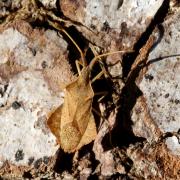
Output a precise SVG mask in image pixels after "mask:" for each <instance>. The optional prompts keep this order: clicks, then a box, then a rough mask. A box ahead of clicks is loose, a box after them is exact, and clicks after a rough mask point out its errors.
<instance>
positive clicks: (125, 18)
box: [0, 0, 180, 179]
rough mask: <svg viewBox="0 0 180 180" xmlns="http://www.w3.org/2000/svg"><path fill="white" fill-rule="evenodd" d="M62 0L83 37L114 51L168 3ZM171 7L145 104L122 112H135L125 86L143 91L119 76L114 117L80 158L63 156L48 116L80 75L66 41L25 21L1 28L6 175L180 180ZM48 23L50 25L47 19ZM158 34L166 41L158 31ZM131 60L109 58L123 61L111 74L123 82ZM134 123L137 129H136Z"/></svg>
mask: <svg viewBox="0 0 180 180" xmlns="http://www.w3.org/2000/svg"><path fill="white" fill-rule="evenodd" d="M20 1H21V0H17V1H6V3H5V2H0V18H1V16H5V15H6V13H7V14H8V13H9V9H12V11H13V10H16V9H17V8H19V7H20V6H21V3H19V2H20ZM40 1H41V2H42V4H43V5H44V6H46V9H51V8H54V6H55V1H47V0H40ZM23 2H24V4H26V3H27V2H29V1H28V0H25V1H23ZM59 2H60V7H61V8H60V9H62V11H63V13H64V15H65V16H67V17H68V18H70V19H72V20H75V21H76V22H80V23H82V25H79V24H78V23H76V22H73V23H72V24H73V26H74V27H75V28H77V29H78V30H79V32H80V34H81V33H82V34H83V35H84V36H85V37H86V38H87V40H90V41H91V42H93V43H94V45H95V49H96V48H97V46H100V48H99V47H98V48H99V49H101V48H102V50H105V52H106V51H109V50H110V51H114V50H117V49H128V48H132V47H133V45H134V44H135V43H136V42H137V40H138V39H139V37H141V35H142V33H143V32H144V31H145V30H146V28H147V27H148V25H149V24H150V22H151V20H152V19H153V18H154V16H155V14H156V13H157V11H158V9H159V8H160V6H161V5H162V4H164V3H163V0H159V1H155V0H148V1H143V0H137V1H132V0H129V1H121V0H120V1H116V0H115V1H109V0H108V1H107V0H106V1H100V0H99V1H97V0H96V1H95V0H93V1H85V0H84V1H81V0H74V1H72V0H66V1H65V0H61V1H59ZM164 2H165V1H164ZM166 2H167V1H166ZM169 5H170V9H169V14H166V19H165V22H164V23H163V24H162V25H163V27H164V30H165V32H164V34H163V32H161V33H162V34H163V36H162V39H161V41H159V44H158V45H157V46H156V47H155V49H154V50H153V51H152V52H151V53H150V56H149V64H148V66H147V67H146V68H144V69H143V70H142V71H141V73H140V76H139V77H138V78H137V82H136V84H137V86H138V87H139V89H140V90H141V92H142V94H143V95H142V96H140V97H139V98H138V99H135V100H136V101H135V102H133V103H135V106H134V108H133V110H132V112H128V113H129V114H128V116H129V117H126V115H127V114H125V115H124V114H120V113H119V112H121V111H119V109H120V110H121V106H122V107H126V106H123V101H122V102H121V101H119V99H120V100H121V99H123V98H126V97H123V95H125V96H126V93H122V92H121V90H122V88H123V87H126V86H127V84H128V83H129V84H131V85H132V84H133V85H134V81H133V82H128V83H124V81H123V80H124V79H122V80H119V79H118V83H119V84H118V85H117V84H116V83H114V82H116V81H115V80H113V82H111V83H112V86H113V87H112V89H111V90H116V91H117V92H118V93H117V92H116V93H114V91H113V93H114V94H113V95H112V96H113V97H111V95H109V96H110V99H111V98H112V99H113V100H112V99H111V100H108V102H107V104H106V102H104V104H103V103H100V110H101V114H102V115H104V116H103V118H102V119H101V122H100V126H99V127H97V129H98V135H97V137H96V139H95V142H94V143H92V144H89V145H87V146H84V147H83V148H82V149H81V150H80V151H79V157H77V159H76V161H75V158H73V155H72V154H71V155H69V154H68V155H67V154H65V153H62V151H59V152H60V153H59V156H58V157H57V156H56V155H55V153H56V151H57V149H58V146H57V144H56V141H55V138H54V137H53V136H52V134H51V133H50V131H49V129H48V128H47V126H46V120H47V118H48V117H49V116H50V114H51V113H52V112H53V111H54V109H56V108H57V107H58V106H59V105H60V104H62V103H63V93H62V89H63V87H64V86H65V85H66V84H68V83H69V82H71V81H72V79H73V78H74V77H73V75H72V73H71V72H70V67H69V65H68V63H67V56H68V54H67V44H66V42H65V41H64V40H63V39H62V38H61V37H59V36H57V33H55V32H54V31H52V30H43V28H42V27H39V28H36V29H32V27H31V26H30V25H29V24H28V23H25V22H22V21H20V22H14V23H13V24H10V25H7V26H6V27H3V26H1V27H0V123H1V131H0V166H1V170H0V177H1V175H2V177H3V178H9V179H12V178H13V176H15V178H17V177H18V176H19V177H20V179H22V174H23V173H24V177H29V176H32V177H33V178H34V177H38V178H39V179H40V178H46V179H63V178H64V179H73V178H77V179H78V178H79V179H87V178H89V177H90V178H91V175H93V177H94V176H96V175H97V176H98V178H99V179H107V178H112V179H113V178H114V179H116V177H117V178H119V179H121V178H122V179H130V178H131V179H180V175H179V167H180V156H179V155H180V154H179V153H180V144H179V139H178V138H180V137H178V136H179V135H178V130H179V121H180V120H179V110H178V109H179V99H178V98H179V83H178V82H179V73H178V72H179V59H178V57H176V56H174V57H165V58H163V59H162V60H161V58H162V57H164V56H170V55H175V54H178V55H179V54H180V52H179V41H178V40H179V27H180V26H179V21H178V20H179V8H178V1H177V0H172V1H170V3H169ZM1 7H3V8H1ZM164 8H167V7H164ZM29 13H33V12H31V11H29ZM44 13H45V11H44ZM45 14H46V13H45ZM162 14H163V13H162ZM163 16H165V14H163ZM48 17H49V16H48ZM40 19H41V20H42V21H46V20H47V17H46V16H45V18H44V19H43V18H40ZM40 19H38V20H40ZM50 19H51V20H52V21H53V18H52V17H51V18H50ZM29 20H30V21H31V22H33V20H34V19H33V18H31V17H30V18H29ZM27 21H28V20H27ZM33 23H35V22H33ZM43 23H44V22H43ZM43 23H42V24H41V25H42V26H43V25H45V24H43ZM155 23H158V22H155ZM70 24H71V23H70ZM65 25H67V26H68V24H66V23H65ZM85 26H86V27H85ZM46 28H49V26H47V27H46ZM88 28H89V29H88ZM74 32H75V33H77V31H74ZM74 32H73V33H74ZM73 33H72V34H73ZM153 34H155V36H159V34H158V33H157V32H156V31H155V32H153ZM160 37H161V36H160ZM2 42H3V43H2ZM88 42H89V41H88ZM143 43H144V44H145V42H143ZM91 45H92V44H91ZM91 45H90V46H91ZM96 45H97V46H96ZM90 48H91V47H90ZM98 48H97V49H98ZM70 50H71V49H70ZM96 53H97V52H96ZM72 56H73V54H72ZM121 58H122V56H121V55H119V54H114V55H111V56H108V58H107V63H108V64H109V65H112V64H116V65H114V66H112V67H111V68H109V71H111V72H110V73H111V75H112V76H113V77H116V76H118V77H120V78H121V77H122V70H123V68H125V67H122V66H121V63H120V61H121ZM158 58H159V59H158ZM155 59H156V60H157V61H155ZM117 62H119V63H117ZM125 64H126V62H125ZM140 68H141V67H140ZM94 71H95V70H94V69H93V72H94ZM105 85H107V84H105ZM108 85H109V84H108ZM93 87H95V86H94V84H93ZM117 87H118V88H117ZM133 87H134V86H133ZM95 89H96V87H95ZM37 90H38V91H37ZM123 90H124V89H123ZM132 91H133V92H134V90H132ZM128 93H130V94H131V92H128ZM119 94H120V95H122V97H120V95H119ZM132 96H133V95H132ZM134 96H136V95H134ZM133 101H134V99H133ZM129 102H130V103H131V100H130V101H129ZM113 103H114V104H113ZM112 104H113V105H112ZM101 105H102V107H101ZM106 105H107V106H106ZM133 105H134V104H133ZM102 108H103V109H102ZM106 108H107V109H106ZM109 110H110V112H109ZM106 111H107V112H106ZM122 111H123V108H122ZM124 111H126V110H124ZM131 113H132V114H131ZM108 114H109V116H108ZM122 119H124V120H125V121H124V122H123V124H121V122H122V121H121V120H122ZM129 119H131V120H132V121H133V124H128V122H127V121H128V120H129ZM98 120H99V119H98V118H97V124H98ZM126 120H127V121H126ZM131 125H132V126H131ZM118 126H122V127H123V128H124V127H126V128H127V129H128V130H130V131H131V128H132V131H133V132H131V133H132V134H130V137H128V135H129V134H128V133H129V131H128V133H127V134H126V131H125V132H124V129H123V128H121V127H118ZM127 126H128V127H127ZM115 130H120V131H123V132H122V133H121V132H120V133H119V134H120V135H121V134H122V137H119V136H116V137H115V144H116V143H117V146H119V147H117V146H116V145H114V144H111V145H109V144H110V142H105V141H106V140H107V139H106V135H108V134H111V133H112V135H114V132H115ZM118 132H119V131H118ZM117 134H118V133H117ZM115 135H116V133H115ZM123 135H124V136H123ZM113 137H114V136H113ZM139 137H140V138H139ZM142 137H143V138H142ZM131 138H132V139H131ZM124 139H125V140H124ZM113 140H114V139H113ZM116 140H117V142H116ZM126 140H127V142H126ZM121 141H122V142H121ZM106 143H107V144H106ZM113 143H114V141H113ZM109 146H110V147H109ZM75 156H76V155H75ZM55 161H56V163H57V164H56V165H55V168H54V164H55ZM67 164H68V165H67ZM52 169H53V170H52ZM55 169H56V170H55ZM57 171H58V173H57ZM41 172H42V174H43V175H42V174H41Z"/></svg>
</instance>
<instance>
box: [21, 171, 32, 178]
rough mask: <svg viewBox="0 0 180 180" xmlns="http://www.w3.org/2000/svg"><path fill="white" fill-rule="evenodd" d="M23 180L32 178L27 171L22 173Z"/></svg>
mask: <svg viewBox="0 0 180 180" xmlns="http://www.w3.org/2000/svg"><path fill="white" fill-rule="evenodd" d="M23 178H25V179H32V178H33V176H32V174H31V173H30V171H27V172H24V174H23Z"/></svg>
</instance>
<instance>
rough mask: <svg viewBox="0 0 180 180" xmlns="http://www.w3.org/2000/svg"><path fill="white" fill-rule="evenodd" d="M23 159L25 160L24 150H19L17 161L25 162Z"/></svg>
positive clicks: (16, 156)
mask: <svg viewBox="0 0 180 180" xmlns="http://www.w3.org/2000/svg"><path fill="white" fill-rule="evenodd" d="M23 158H24V153H23V150H22V149H19V150H18V151H17V152H16V154H15V160H16V161H20V160H23Z"/></svg>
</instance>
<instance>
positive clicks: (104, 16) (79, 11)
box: [60, 0, 163, 50]
mask: <svg viewBox="0 0 180 180" xmlns="http://www.w3.org/2000/svg"><path fill="white" fill-rule="evenodd" d="M162 2H163V0H159V1H156V0H148V1H143V0H136V1H134V0H128V1H121V0H114V1H111V0H106V1H100V0H92V1H87V0H83V1H81V0H75V1H71V0H61V1H60V7H61V9H62V11H63V13H64V15H65V16H67V17H69V18H70V19H72V20H74V21H77V22H81V23H82V24H83V25H85V26H87V27H88V28H90V29H91V31H93V33H92V32H90V31H84V32H82V33H85V36H87V37H88V39H90V40H91V41H92V42H95V43H96V44H97V45H99V46H102V47H103V48H106V47H108V46H109V45H110V49H112V50H113V49H114V48H116V49H117V48H120V49H126V48H128V47H132V46H133V45H134V43H135V42H136V40H137V39H138V38H139V37H140V36H141V34H142V33H143V32H144V31H145V30H146V28H147V26H148V25H149V23H150V22H151V19H152V18H153V17H154V15H155V13H156V12H157V10H158V9H159V7H160V6H161V5H162ZM114 46H115V47H114Z"/></svg>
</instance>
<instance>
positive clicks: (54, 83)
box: [0, 21, 73, 172]
mask: <svg viewBox="0 0 180 180" xmlns="http://www.w3.org/2000/svg"><path fill="white" fill-rule="evenodd" d="M19 24H20V25H19ZM0 32H1V33H0V42H1V43H0V57H1V61H0V124H1V131H0V154H1V156H0V165H1V172H3V169H4V166H5V163H7V162H8V164H9V165H13V166H18V167H21V166H24V167H35V166H38V167H39V166H40V164H41V163H44V159H45V161H47V162H45V164H46V165H47V164H48V162H50V161H51V158H52V157H54V156H55V153H56V151H57V150H58V148H59V146H58V145H57V144H56V139H55V137H54V136H53V135H52V133H51V132H50V130H49V129H48V127H47V125H46V121H47V118H48V116H49V114H50V113H51V112H52V111H53V110H54V109H56V108H57V107H58V106H60V105H61V104H62V103H63V96H64V93H63V91H62V88H63V86H64V85H65V84H66V83H68V82H70V81H71V80H72V79H73V75H72V73H71V71H70V66H69V64H68V62H67V61H66V57H67V43H66V42H65V41H64V40H63V39H62V38H61V37H58V36H57V34H56V33H55V31H52V30H46V31H45V30H39V29H32V28H31V26H30V25H29V24H28V23H26V22H23V21H22V22H15V23H13V24H9V25H8V26H6V27H3V26H1V27H0ZM65 69H66V71H64V70H65ZM63 72H64V73H63ZM46 159H47V160H46ZM38 162H39V163H38ZM37 164H38V165H37ZM12 171H13V168H12Z"/></svg>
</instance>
